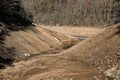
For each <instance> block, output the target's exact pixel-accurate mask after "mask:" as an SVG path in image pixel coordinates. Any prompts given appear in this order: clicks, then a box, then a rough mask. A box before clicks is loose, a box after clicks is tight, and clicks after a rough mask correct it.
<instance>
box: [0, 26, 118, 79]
mask: <svg viewBox="0 0 120 80" xmlns="http://www.w3.org/2000/svg"><path fill="white" fill-rule="evenodd" d="M96 33H97V32H96ZM96 33H95V35H94V36H91V37H89V38H88V39H86V40H84V41H81V42H80V43H79V44H77V45H75V46H73V47H71V48H69V49H67V50H65V51H63V52H61V53H58V54H45V55H38V56H34V57H31V58H29V59H28V60H25V61H24V60H23V61H20V62H15V63H14V64H13V65H14V67H12V66H11V67H7V68H6V69H4V70H1V71H0V76H1V80H120V76H119V75H120V73H119V72H117V71H119V70H120V69H119V62H120V61H119V54H118V53H119V52H120V51H119V47H120V24H118V25H113V26H111V27H108V28H105V29H103V30H102V31H101V32H100V33H99V34H96ZM66 34H68V33H66ZM75 34H76V33H75ZM87 34H88V33H87Z"/></svg>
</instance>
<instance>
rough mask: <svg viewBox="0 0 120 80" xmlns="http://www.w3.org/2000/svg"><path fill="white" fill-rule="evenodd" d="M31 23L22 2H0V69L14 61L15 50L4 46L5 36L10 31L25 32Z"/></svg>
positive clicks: (7, 0)
mask: <svg viewBox="0 0 120 80" xmlns="http://www.w3.org/2000/svg"><path fill="white" fill-rule="evenodd" d="M32 22H33V17H32V14H31V13H29V12H28V11H26V10H25V9H24V7H23V6H22V0H0V69H1V68H4V67H5V66H7V65H12V62H13V61H14V60H15V48H13V47H10V48H9V47H7V46H6V45H5V43H4V40H5V36H6V35H9V32H10V31H18V30H25V29H26V28H28V27H29V26H31V25H32Z"/></svg>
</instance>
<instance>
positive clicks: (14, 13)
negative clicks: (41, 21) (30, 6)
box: [0, 0, 33, 30]
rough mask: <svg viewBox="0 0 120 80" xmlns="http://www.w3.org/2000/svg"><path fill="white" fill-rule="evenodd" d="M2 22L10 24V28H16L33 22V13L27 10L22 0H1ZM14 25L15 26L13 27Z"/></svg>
mask: <svg viewBox="0 0 120 80" xmlns="http://www.w3.org/2000/svg"><path fill="white" fill-rule="evenodd" d="M0 22H3V23H5V24H6V25H8V26H7V27H8V29H10V30H15V28H19V27H21V26H23V27H24V28H26V27H28V26H29V25H31V24H32V22H33V18H32V14H31V13H29V12H27V11H25V10H24V7H22V2H21V0H0ZM13 26H14V27H13Z"/></svg>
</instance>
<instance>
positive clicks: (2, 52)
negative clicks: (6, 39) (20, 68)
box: [0, 45, 15, 69]
mask: <svg viewBox="0 0 120 80" xmlns="http://www.w3.org/2000/svg"><path fill="white" fill-rule="evenodd" d="M14 52H15V48H7V47H5V46H4V45H0V69H2V68H4V67H5V66H8V65H9V66H10V65H12V62H13V61H14V60H15V58H14V57H15V53H14Z"/></svg>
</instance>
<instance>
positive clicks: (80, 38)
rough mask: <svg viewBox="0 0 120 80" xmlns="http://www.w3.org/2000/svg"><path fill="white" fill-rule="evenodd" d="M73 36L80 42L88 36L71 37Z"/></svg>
mask: <svg viewBox="0 0 120 80" xmlns="http://www.w3.org/2000/svg"><path fill="white" fill-rule="evenodd" d="M73 36H74V37H76V38H77V39H78V40H80V41H82V40H85V39H86V38H88V36H78V35H73Z"/></svg>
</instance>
